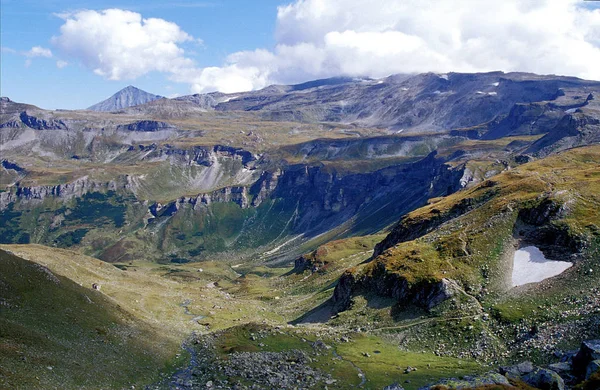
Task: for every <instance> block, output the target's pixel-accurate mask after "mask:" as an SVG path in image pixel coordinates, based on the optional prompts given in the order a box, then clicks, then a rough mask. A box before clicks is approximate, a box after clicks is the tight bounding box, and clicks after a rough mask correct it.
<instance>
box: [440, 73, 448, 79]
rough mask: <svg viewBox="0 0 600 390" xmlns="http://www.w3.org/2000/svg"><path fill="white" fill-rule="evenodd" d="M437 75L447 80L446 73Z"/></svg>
mask: <svg viewBox="0 0 600 390" xmlns="http://www.w3.org/2000/svg"><path fill="white" fill-rule="evenodd" d="M438 77H439V78H441V79H444V80H448V75H447V74H438Z"/></svg>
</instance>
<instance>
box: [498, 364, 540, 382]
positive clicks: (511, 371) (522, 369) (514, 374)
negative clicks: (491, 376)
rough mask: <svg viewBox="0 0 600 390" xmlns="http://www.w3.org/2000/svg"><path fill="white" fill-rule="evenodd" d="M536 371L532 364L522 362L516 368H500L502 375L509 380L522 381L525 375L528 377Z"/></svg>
mask: <svg viewBox="0 0 600 390" xmlns="http://www.w3.org/2000/svg"><path fill="white" fill-rule="evenodd" d="M533 370H535V367H534V366H533V364H532V363H531V362H522V363H519V364H517V365H514V366H507V367H500V370H499V371H500V374H502V375H504V376H506V377H507V378H513V379H521V377H522V376H523V375H527V374H529V373H531V372H532V371H533Z"/></svg>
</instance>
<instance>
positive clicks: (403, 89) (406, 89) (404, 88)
mask: <svg viewBox="0 0 600 390" xmlns="http://www.w3.org/2000/svg"><path fill="white" fill-rule="evenodd" d="M400 90H401V91H408V88H406V87H402V88H400Z"/></svg>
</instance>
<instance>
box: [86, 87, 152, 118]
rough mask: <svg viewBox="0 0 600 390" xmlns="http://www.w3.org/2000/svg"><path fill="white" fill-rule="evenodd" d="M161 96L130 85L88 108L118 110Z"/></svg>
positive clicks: (108, 110)
mask: <svg viewBox="0 0 600 390" xmlns="http://www.w3.org/2000/svg"><path fill="white" fill-rule="evenodd" d="M161 98H162V96H158V95H153V94H151V93H148V92H146V91H142V90H141V89H138V88H136V87H134V86H131V85H130V86H128V87H126V88H123V89H122V90H120V91H119V92H117V93H115V94H114V95H112V96H111V97H109V98H108V99H106V100H103V101H101V102H100V103H97V104H94V105H93V106H91V107H88V110H92V111H104V112H110V111H117V110H121V109H123V108H127V107H132V106H137V105H140V104H144V103H148V102H151V101H153V100H157V99H161Z"/></svg>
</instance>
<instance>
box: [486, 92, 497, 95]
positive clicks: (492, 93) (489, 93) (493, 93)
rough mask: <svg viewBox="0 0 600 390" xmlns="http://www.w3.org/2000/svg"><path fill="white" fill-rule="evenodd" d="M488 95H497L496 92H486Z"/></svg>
mask: <svg viewBox="0 0 600 390" xmlns="http://www.w3.org/2000/svg"><path fill="white" fill-rule="evenodd" d="M488 95H490V96H496V95H498V92H488Z"/></svg>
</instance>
